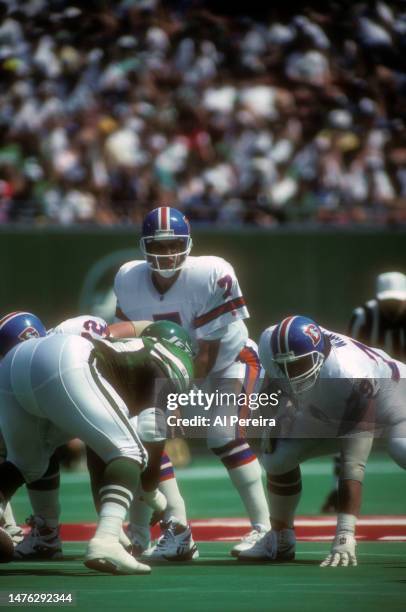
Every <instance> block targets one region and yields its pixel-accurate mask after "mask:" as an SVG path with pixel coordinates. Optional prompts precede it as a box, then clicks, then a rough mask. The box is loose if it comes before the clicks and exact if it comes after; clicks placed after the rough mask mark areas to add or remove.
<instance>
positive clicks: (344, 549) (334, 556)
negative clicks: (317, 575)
mask: <svg viewBox="0 0 406 612" xmlns="http://www.w3.org/2000/svg"><path fill="white" fill-rule="evenodd" d="M356 545H357V543H356V541H355V538H354V536H353V535H352V534H351V533H346V532H342V533H338V534H337V535H336V537H335V538H334V542H333V545H332V547H331V551H330V554H329V555H327V557H326V558H325V559H324V561H323V562H322V563H320V567H340V566H341V567H347V566H348V565H357V557H356V556H355V547H356Z"/></svg>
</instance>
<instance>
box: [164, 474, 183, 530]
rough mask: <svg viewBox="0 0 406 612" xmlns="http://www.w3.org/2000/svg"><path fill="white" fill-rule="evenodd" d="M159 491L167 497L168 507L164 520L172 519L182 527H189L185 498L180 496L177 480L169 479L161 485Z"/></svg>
mask: <svg viewBox="0 0 406 612" xmlns="http://www.w3.org/2000/svg"><path fill="white" fill-rule="evenodd" d="M159 490H160V491H161V492H162V493H163V494H164V495H165V497H166V501H167V506H166V510H165V514H164V518H165V520H166V521H168V520H169V519H170V518H171V517H174V518H176V520H177V521H178V522H179V523H180V524H181V525H185V526H186V525H187V516H186V507H185V502H184V501H183V497H182V495H181V494H180V491H179V487H178V483H177V482H176V478H169V479H168V480H163V481H161V482H160V483H159Z"/></svg>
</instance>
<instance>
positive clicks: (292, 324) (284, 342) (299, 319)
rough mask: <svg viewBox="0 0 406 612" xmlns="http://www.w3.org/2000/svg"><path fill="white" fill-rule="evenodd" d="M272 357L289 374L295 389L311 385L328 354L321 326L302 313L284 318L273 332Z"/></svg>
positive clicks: (291, 384)
mask: <svg viewBox="0 0 406 612" xmlns="http://www.w3.org/2000/svg"><path fill="white" fill-rule="evenodd" d="M271 350H272V361H274V362H275V363H276V364H277V365H278V367H279V368H280V370H281V371H282V374H283V375H284V377H286V378H287V380H288V382H289V384H290V386H291V388H292V391H293V392H294V393H302V392H303V391H307V390H308V389H310V388H311V387H312V386H313V385H314V384H315V382H316V380H317V378H318V376H319V373H320V369H321V367H322V366H323V363H324V360H325V358H326V341H325V337H324V334H323V332H322V330H321V329H320V327H319V326H318V325H317V323H315V321H313V320H312V319H309V318H308V317H304V316H301V315H296V316H291V317H287V318H286V319H283V321H281V322H280V323H279V324H278V325H277V326H276V328H275V329H274V330H273V332H272V336H271Z"/></svg>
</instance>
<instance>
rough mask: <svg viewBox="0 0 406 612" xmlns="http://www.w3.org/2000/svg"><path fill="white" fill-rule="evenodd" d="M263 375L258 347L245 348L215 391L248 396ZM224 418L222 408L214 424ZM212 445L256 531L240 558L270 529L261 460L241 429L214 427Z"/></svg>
mask: <svg viewBox="0 0 406 612" xmlns="http://www.w3.org/2000/svg"><path fill="white" fill-rule="evenodd" d="M260 376H261V366H260V363H259V358H258V354H257V352H256V347H255V344H254V343H252V346H249V347H245V348H244V349H243V350H242V351H241V353H240V356H239V360H238V361H237V362H235V363H234V364H233V365H231V366H230V367H228V368H227V369H226V370H223V371H222V372H221V373H220V374H219V375H216V380H212V381H211V385H212V387H211V388H212V390H217V391H219V393H236V394H237V395H238V394H240V393H246V394H247V395H249V394H251V393H254V392H255V391H257V387H258V385H259V381H260ZM244 410H245V411H246V410H247V409H246V406H233V407H231V412H232V413H233V414H235V413H236V412H237V413H238V415H239V416H240V417H241V418H243V417H245V416H249V415H248V414H244ZM217 415H218V416H221V415H224V409H223V407H222V406H219V407H217V408H216V409H215V410H214V411H213V412H212V422H213V419H215V417H216V416H217ZM207 442H208V446H209V448H210V449H211V450H212V451H213V452H214V454H215V455H216V456H217V457H218V458H219V459H220V460H221V461H222V463H223V465H224V467H225V468H226V469H227V472H228V475H229V477H230V480H231V482H232V483H233V485H234V487H235V488H236V489H237V491H238V493H239V495H240V498H241V500H242V502H243V504H244V506H245V508H246V511H247V514H248V517H249V519H250V522H251V525H252V531H251V532H250V533H249V534H247V536H246V537H244V538H243V540H242V541H241V542H240V543H239V544H237V545H236V546H235V547H234V548H233V549H232V551H231V554H232V555H233V556H237V555H238V554H239V552H240V551H241V550H247V549H249V548H250V547H251V546H252V545H253V544H254V543H255V541H256V540H257V539H258V537H261V535H262V534H263V533H266V532H267V531H268V529H269V528H270V522H269V510H268V503H267V499H266V495H265V490H264V486H263V483H262V470H261V466H260V464H259V461H258V459H257V457H256V455H255V453H254V452H253V450H252V449H251V447H250V445H249V443H248V441H247V440H246V439H245V438H244V437H243V433H242V432H241V429H240V428H239V427H237V428H234V430H233V431H231V429H230V428H229V427H228V426H226V427H225V428H222V427H221V428H217V429H216V430H215V429H214V427H212V428H211V429H210V431H209V433H208V440H207Z"/></svg>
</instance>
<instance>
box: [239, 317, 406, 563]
mask: <svg viewBox="0 0 406 612" xmlns="http://www.w3.org/2000/svg"><path fill="white" fill-rule="evenodd" d="M259 353H260V357H261V361H262V364H263V366H264V368H265V370H266V373H267V376H268V377H269V380H270V382H271V383H273V384H274V385H276V386H277V387H278V388H279V389H280V390H281V391H282V393H283V394H284V397H285V401H284V402H283V404H284V406H283V407H282V409H281V410H280V418H281V427H282V430H283V427H284V425H285V423H284V418H283V417H284V414H285V416H286V417H287V419H286V421H287V422H288V425H287V429H286V430H285V431H284V432H283V434H282V436H281V437H279V438H278V439H277V440H273V441H270V442H271V444H270V448H269V449H268V452H265V453H264V456H263V464H264V467H265V469H266V471H267V473H268V483H269V504H270V514H271V524H272V530H271V531H269V532H268V534H266V535H265V536H264V537H263V538H262V539H261V540H259V541H258V542H257V543H256V545H255V546H254V547H253V548H252V549H251V550H249V551H245V552H242V553H240V557H239V558H241V559H246V560H256V559H261V560H268V561H275V560H278V561H283V560H285V561H286V560H291V559H294V556H295V534H294V529H293V523H294V514H295V510H296V507H297V504H298V502H299V499H300V492H301V475H300V463H301V462H302V461H304V460H306V459H308V458H310V457H316V456H319V455H323V454H329V453H331V452H332V450H337V449H339V450H340V451H341V466H342V467H341V473H340V483H339V508H338V519H337V528H336V537H335V539H334V542H333V545H332V548H331V552H330V554H329V555H328V556H327V557H326V559H325V560H324V561H323V563H322V564H321V565H322V567H326V566H332V567H336V566H338V565H356V564H357V560H356V554H355V546H356V541H355V537H354V533H355V526H356V521H357V515H358V513H359V509H360V504H361V490H362V481H363V476H364V470H365V465H366V462H367V459H368V455H369V452H370V449H371V446H372V439H373V435H374V432H378V433H382V432H383V433H384V434H385V435H386V436H388V437H389V444H388V450H389V453H390V455H391V456H392V458H393V459H394V460H395V461H396V462H397V463H398V464H399V465H400V466H401V467H403V468H404V469H406V439H405V434H406V402H405V385H406V381H405V379H406V365H404V364H403V363H401V362H399V361H396V360H393V359H392V358H391V357H390V356H389V355H388V354H387V353H385V352H384V351H382V350H380V349H372V348H370V347H368V346H366V345H364V344H362V343H360V342H358V341H356V340H353V339H351V338H349V337H347V336H344V335H342V334H338V333H336V332H331V331H329V330H327V329H323V328H321V327H319V326H318V325H317V324H316V323H315V322H314V321H312V320H311V319H308V318H306V317H302V316H292V317H288V318H286V319H284V320H283V321H282V322H280V323H279V324H278V325H273V326H271V327H269V328H267V329H266V330H265V331H264V332H263V333H262V335H261V339H260V344H259ZM289 412H290V414H289ZM272 443H273V444H272Z"/></svg>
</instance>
